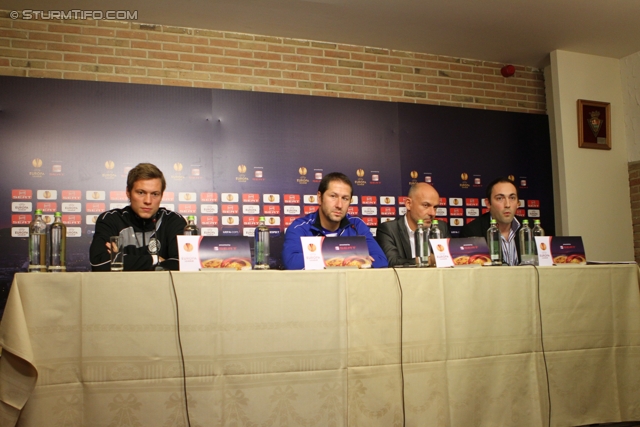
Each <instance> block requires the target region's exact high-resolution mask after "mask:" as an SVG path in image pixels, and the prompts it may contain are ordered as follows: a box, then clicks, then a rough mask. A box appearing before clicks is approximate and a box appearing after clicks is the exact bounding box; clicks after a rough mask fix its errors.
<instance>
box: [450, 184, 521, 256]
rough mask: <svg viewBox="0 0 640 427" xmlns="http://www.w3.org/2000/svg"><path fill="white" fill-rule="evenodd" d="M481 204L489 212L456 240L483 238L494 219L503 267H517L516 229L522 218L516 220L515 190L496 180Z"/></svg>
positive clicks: (511, 185)
mask: <svg viewBox="0 0 640 427" xmlns="http://www.w3.org/2000/svg"><path fill="white" fill-rule="evenodd" d="M486 196H487V197H486V199H485V203H486V205H487V207H488V208H489V212H487V213H485V214H483V215H481V216H480V217H479V218H476V219H474V220H473V221H471V222H470V223H468V224H467V225H465V226H464V227H462V231H461V232H460V237H484V238H485V239H486V238H487V230H488V229H489V226H490V221H491V220H492V219H495V220H496V222H497V223H498V229H499V230H500V234H501V236H502V238H501V239H500V240H501V242H502V262H503V264H509V265H518V263H519V259H520V239H519V238H518V230H519V229H520V224H521V223H522V219H523V218H519V217H516V210H517V209H518V189H517V188H516V185H515V184H514V183H513V181H511V180H510V179H508V178H502V177H501V178H497V179H495V180H493V181H492V182H491V183H490V184H489V186H488V187H487V193H486Z"/></svg>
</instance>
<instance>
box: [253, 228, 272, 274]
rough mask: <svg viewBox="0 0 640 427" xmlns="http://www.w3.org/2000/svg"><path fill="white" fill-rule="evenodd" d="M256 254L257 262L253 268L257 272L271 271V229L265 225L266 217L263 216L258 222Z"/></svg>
mask: <svg viewBox="0 0 640 427" xmlns="http://www.w3.org/2000/svg"><path fill="white" fill-rule="evenodd" d="M255 239H256V243H255V247H254V250H255V254H256V262H255V264H254V266H253V268H255V269H256V270H267V269H269V239H270V236H269V227H267V226H266V225H265V220H264V217H263V216H261V217H260V218H259V220H258V226H257V227H256V233H255Z"/></svg>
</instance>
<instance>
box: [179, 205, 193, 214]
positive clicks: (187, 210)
mask: <svg viewBox="0 0 640 427" xmlns="http://www.w3.org/2000/svg"><path fill="white" fill-rule="evenodd" d="M196 210H197V206H196V204H195V203H180V204H179V205H178V213H181V214H194V213H196Z"/></svg>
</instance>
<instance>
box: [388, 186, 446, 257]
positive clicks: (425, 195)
mask: <svg viewBox="0 0 640 427" xmlns="http://www.w3.org/2000/svg"><path fill="white" fill-rule="evenodd" d="M404 205H405V207H406V208H407V213H406V214H405V215H404V216H402V217H400V218H398V219H396V220H394V221H389V222H385V223H382V224H380V226H379V227H378V231H377V233H376V240H377V241H378V243H379V244H380V247H382V250H383V251H384V254H385V255H386V256H387V260H388V261H389V267H394V266H396V265H415V263H416V249H415V243H414V238H413V235H414V232H415V230H416V228H417V227H418V220H419V219H421V220H422V221H424V227H425V228H429V227H431V220H433V219H434V218H435V217H436V209H437V208H438V206H439V205H440V195H439V194H438V192H437V191H436V189H435V188H433V187H432V186H431V185H429V184H427V183H426V182H419V183H417V184H414V185H413V186H411V188H410V189H409V194H407V198H406V200H405V202H404ZM438 228H440V232H441V235H442V238H443V239H444V238H448V237H451V233H450V232H449V227H448V225H447V223H446V222H445V221H438Z"/></svg>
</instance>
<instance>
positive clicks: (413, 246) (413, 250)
mask: <svg viewBox="0 0 640 427" xmlns="http://www.w3.org/2000/svg"><path fill="white" fill-rule="evenodd" d="M404 225H406V226H407V231H408V232H409V244H410V245H411V258H415V257H416V239H415V238H414V236H415V235H416V233H415V231H413V230H411V227H409V221H408V220H407V216H406V215H405V216H404Z"/></svg>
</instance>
